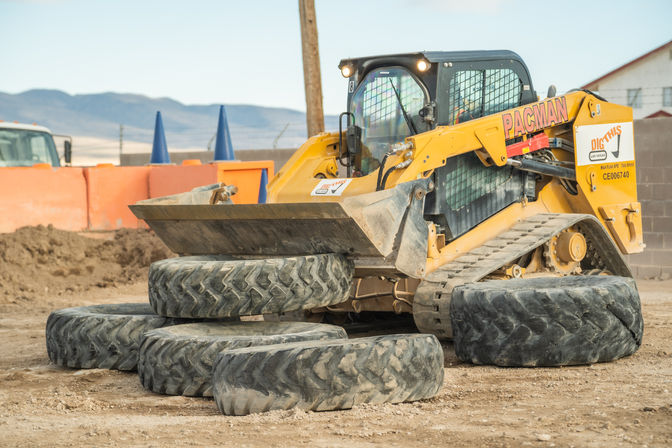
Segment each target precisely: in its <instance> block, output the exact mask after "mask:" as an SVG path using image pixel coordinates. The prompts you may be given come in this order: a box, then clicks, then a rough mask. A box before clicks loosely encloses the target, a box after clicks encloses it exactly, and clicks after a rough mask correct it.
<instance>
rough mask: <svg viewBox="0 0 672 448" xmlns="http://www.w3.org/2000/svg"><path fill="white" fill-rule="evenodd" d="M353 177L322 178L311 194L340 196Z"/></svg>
mask: <svg viewBox="0 0 672 448" xmlns="http://www.w3.org/2000/svg"><path fill="white" fill-rule="evenodd" d="M350 182H352V179H322V180H321V181H319V182H318V183H317V186H315V188H313V191H311V192H310V195H311V196H340V195H342V194H343V191H344V190H345V189H346V188H347V187H348V184H349V183H350Z"/></svg>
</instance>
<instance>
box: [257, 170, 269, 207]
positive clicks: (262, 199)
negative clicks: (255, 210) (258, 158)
mask: <svg viewBox="0 0 672 448" xmlns="http://www.w3.org/2000/svg"><path fill="white" fill-rule="evenodd" d="M267 185H268V173H267V172H266V168H264V169H263V170H261V181H259V199H258V200H257V203H258V204H265V203H266V186H267Z"/></svg>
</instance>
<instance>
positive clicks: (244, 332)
mask: <svg viewBox="0 0 672 448" xmlns="http://www.w3.org/2000/svg"><path fill="white" fill-rule="evenodd" d="M347 337H348V336H347V334H346V333H345V330H344V329H342V328H340V327H336V326H333V325H323V324H312V323H305V322H235V323H217V322H208V323H196V324H186V325H176V326H173V327H167V328H159V329H156V330H152V331H149V332H147V333H145V335H144V336H143V338H142V343H141V344H140V353H139V360H138V374H139V375H140V382H141V383H142V385H143V386H144V387H145V388H146V389H149V390H151V391H153V392H157V393H161V394H168V395H187V396H205V397H209V396H212V368H213V365H214V363H215V359H216V358H217V355H219V353H221V352H222V351H224V350H233V349H238V348H244V347H252V346H257V345H272V344H285V343H290V342H299V341H311V340H324V339H347Z"/></svg>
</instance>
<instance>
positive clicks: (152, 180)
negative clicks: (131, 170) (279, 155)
mask: <svg viewBox="0 0 672 448" xmlns="http://www.w3.org/2000/svg"><path fill="white" fill-rule="evenodd" d="M264 169H266V170H267V174H268V180H269V182H270V180H271V179H272V176H273V161H271V160H264V161H258V162H217V163H209V164H207V165H200V166H199V165H183V166H176V165H154V166H152V167H151V170H150V172H149V197H150V198H158V197H161V196H167V195H171V194H177V193H183V192H185V191H189V190H191V189H192V188H196V187H200V186H203V185H209V184H214V183H216V182H224V183H226V184H227V185H235V186H237V187H238V193H237V194H236V195H234V196H233V197H232V198H231V199H232V201H233V202H234V203H236V204H256V203H257V200H258V198H259V182H260V181H261V172H262V170H264Z"/></svg>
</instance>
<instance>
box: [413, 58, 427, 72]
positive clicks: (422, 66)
mask: <svg viewBox="0 0 672 448" xmlns="http://www.w3.org/2000/svg"><path fill="white" fill-rule="evenodd" d="M415 66H416V67H417V68H418V70H419V71H421V72H425V71H427V70H428V69H429V67H430V64H429V62H427V61H425V60H424V59H418V63H417V64H416V65H415Z"/></svg>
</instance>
